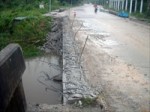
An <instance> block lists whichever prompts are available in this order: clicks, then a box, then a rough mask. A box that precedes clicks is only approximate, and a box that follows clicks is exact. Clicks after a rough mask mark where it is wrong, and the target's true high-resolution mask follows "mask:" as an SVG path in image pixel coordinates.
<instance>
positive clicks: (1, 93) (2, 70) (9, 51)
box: [0, 44, 26, 112]
mask: <svg viewBox="0 0 150 112" xmlns="http://www.w3.org/2000/svg"><path fill="white" fill-rule="evenodd" d="M24 70H25V62H24V58H23V55H22V51H21V48H20V46H19V45H18V44H10V45H8V46H7V47H6V48H4V49H3V50H2V51H1V52H0V112H26V100H25V95H24V91H23V86H22V74H23V72H24Z"/></svg>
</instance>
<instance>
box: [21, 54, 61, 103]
mask: <svg viewBox="0 0 150 112" xmlns="http://www.w3.org/2000/svg"><path fill="white" fill-rule="evenodd" d="M59 59H60V57H59V56H57V55H49V56H44V57H37V58H34V59H29V60H26V70H25V72H24V74H23V85H24V91H25V95H26V100H27V102H28V103H33V104H35V103H36V104H40V103H45V104H60V103H61V99H62V96H61V89H62V84H61V82H54V81H53V80H52V77H53V76H56V75H58V74H61V69H60V63H59Z"/></svg>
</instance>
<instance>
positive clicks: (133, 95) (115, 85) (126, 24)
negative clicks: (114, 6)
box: [70, 5, 150, 112]
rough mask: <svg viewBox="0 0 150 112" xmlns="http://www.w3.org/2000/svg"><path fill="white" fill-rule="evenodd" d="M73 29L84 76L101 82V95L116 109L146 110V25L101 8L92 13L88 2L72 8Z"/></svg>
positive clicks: (149, 43) (149, 98)
mask: <svg viewBox="0 0 150 112" xmlns="http://www.w3.org/2000/svg"><path fill="white" fill-rule="evenodd" d="M74 12H76V18H75V21H74V23H73V29H74V31H75V32H76V31H77V30H78V29H79V28H80V26H81V24H83V26H82V28H81V29H80V31H79V32H78V34H77V37H76V41H77V42H78V43H79V44H80V47H81V48H82V47H83V44H84V42H85V39H86V37H87V36H88V37H89V39H88V42H87V45H86V47H85V50H84V53H83V59H84V65H85V68H86V69H87V70H88V75H87V79H88V80H89V83H90V84H91V85H93V86H98V85H102V86H103V89H104V93H105V97H104V99H106V101H107V102H108V104H109V105H110V107H112V108H111V110H112V111H116V112H148V111H150V108H149V105H150V82H149V80H150V72H149V71H150V65H149V63H150V56H149V55H150V54H149V52H150V26H148V25H143V24H139V23H136V22H134V21H130V20H129V19H124V18H120V17H117V16H115V15H111V14H108V13H104V12H98V13H97V14H94V8H93V6H92V5H84V6H82V7H78V8H74V9H73V10H72V12H71V16H70V17H71V19H72V20H73V13H74Z"/></svg>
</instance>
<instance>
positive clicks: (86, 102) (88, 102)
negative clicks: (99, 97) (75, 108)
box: [81, 98, 96, 107]
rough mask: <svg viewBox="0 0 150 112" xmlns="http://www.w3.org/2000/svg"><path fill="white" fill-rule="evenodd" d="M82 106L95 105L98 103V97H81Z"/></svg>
mask: <svg viewBox="0 0 150 112" xmlns="http://www.w3.org/2000/svg"><path fill="white" fill-rule="evenodd" d="M81 102H82V106H83V107H87V106H95V105H96V98H94V99H91V98H82V99H81Z"/></svg>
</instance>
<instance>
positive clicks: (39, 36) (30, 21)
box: [0, 0, 78, 58]
mask: <svg viewBox="0 0 150 112" xmlns="http://www.w3.org/2000/svg"><path fill="white" fill-rule="evenodd" d="M49 1H50V0H44V1H42V0H23V1H20V0H13V1H11V0H1V1H0V50H2V49H3V48H4V47H6V46H7V45H8V44H9V43H18V44H20V46H21V47H22V49H23V54H24V56H25V57H26V58H28V57H34V56H39V55H42V51H41V50H40V49H39V46H42V45H43V44H44V42H45V41H46V40H45V37H46V34H47V33H48V32H49V31H50V30H51V17H45V16H43V14H44V13H47V12H49V11H50V9H51V10H55V9H58V8H61V7H67V6H69V5H71V3H70V2H69V1H68V0H51V3H52V4H51V7H50V2H49ZM77 1H78V0H73V3H74V4H77ZM39 4H42V5H44V8H41V9H40V8H39Z"/></svg>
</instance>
